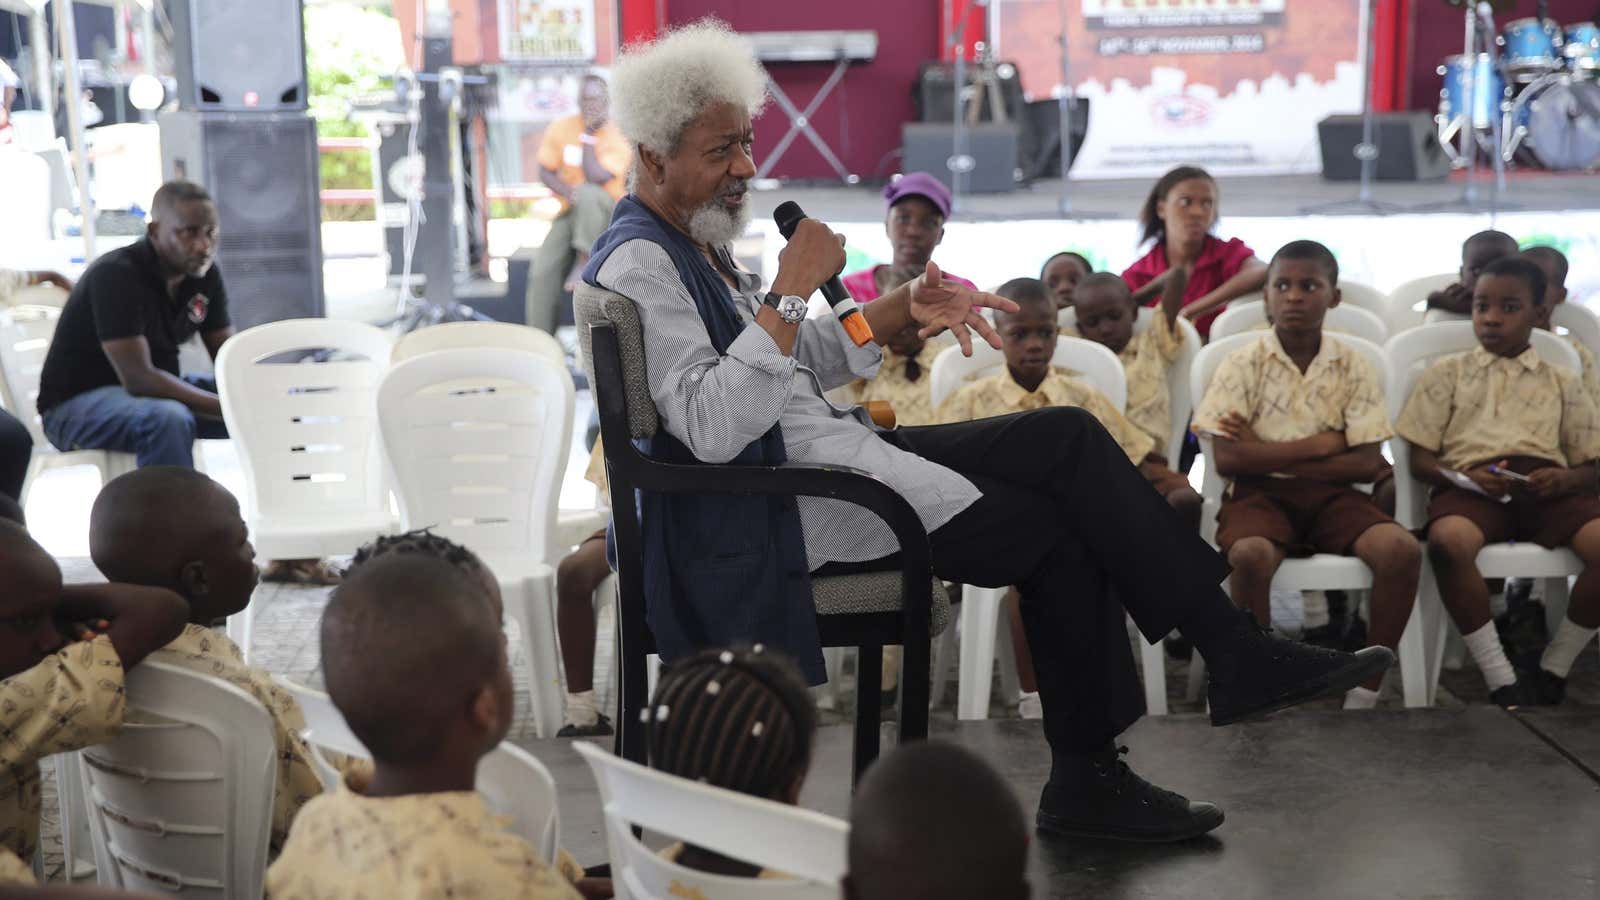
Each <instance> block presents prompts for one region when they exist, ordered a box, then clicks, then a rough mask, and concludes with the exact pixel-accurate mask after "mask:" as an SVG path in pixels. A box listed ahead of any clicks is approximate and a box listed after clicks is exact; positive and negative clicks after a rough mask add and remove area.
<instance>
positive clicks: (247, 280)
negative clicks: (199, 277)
mask: <svg viewBox="0 0 1600 900" xmlns="http://www.w3.org/2000/svg"><path fill="white" fill-rule="evenodd" d="M159 122H160V126H161V174H162V176H163V178H165V179H173V178H183V179H187V180H189V181H193V182H197V183H199V184H201V185H203V186H204V187H205V188H206V189H207V190H209V191H210V192H211V197H212V199H213V200H214V201H215V202H216V205H217V219H218V238H217V240H218V247H217V266H218V267H219V268H220V269H221V270H222V277H223V283H224V284H225V285H226V286H227V290H228V304H229V308H230V311H231V312H232V315H233V324H234V327H235V328H237V329H239V330H240V331H243V330H244V329H246V328H249V327H251V326H252V325H260V324H261V323H263V322H276V321H279V320H281V319H299V318H308V317H316V316H321V315H323V296H322V214H321V204H320V200H319V197H318V191H317V124H316V122H315V121H313V120H312V118H311V117H310V116H308V115H306V114H304V113H281V114H279V113H250V114H234V113H211V112H194V111H190V110H179V111H176V112H169V113H165V114H163V115H162V116H161V117H160V119H159Z"/></svg>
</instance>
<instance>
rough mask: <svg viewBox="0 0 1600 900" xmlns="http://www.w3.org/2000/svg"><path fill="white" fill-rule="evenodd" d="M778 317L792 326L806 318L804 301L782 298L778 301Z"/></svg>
mask: <svg viewBox="0 0 1600 900" xmlns="http://www.w3.org/2000/svg"><path fill="white" fill-rule="evenodd" d="M778 316H779V317H780V318H782V319H783V321H785V322H787V323H789V324H790V325H793V324H794V323H796V322H798V321H800V320H801V319H804V318H805V317H806V301H804V300H802V299H800V298H799V297H784V298H783V299H782V300H779V301H778Z"/></svg>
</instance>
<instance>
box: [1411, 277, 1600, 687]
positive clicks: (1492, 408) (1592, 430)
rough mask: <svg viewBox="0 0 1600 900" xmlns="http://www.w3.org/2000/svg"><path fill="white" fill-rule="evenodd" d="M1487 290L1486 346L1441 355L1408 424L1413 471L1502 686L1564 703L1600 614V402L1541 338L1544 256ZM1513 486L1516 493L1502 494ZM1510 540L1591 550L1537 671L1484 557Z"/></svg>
mask: <svg viewBox="0 0 1600 900" xmlns="http://www.w3.org/2000/svg"><path fill="white" fill-rule="evenodd" d="M1474 290H1475V291H1476V293H1475V295H1474V297H1473V303H1472V307H1473V308H1472V330H1473V333H1474V334H1475V335H1476V337H1477V339H1478V346H1476V347H1474V348H1472V349H1471V350H1468V351H1466V352H1463V353H1454V354H1450V355H1448V356H1444V357H1441V358H1440V359H1438V360H1437V361H1435V362H1434V363H1433V364H1432V365H1430V366H1429V367H1428V369H1427V371H1425V372H1424V373H1423V374H1422V378H1421V380H1419V381H1418V382H1417V386H1416V388H1415V389H1414V390H1412V392H1411V396H1410V397H1408V398H1407V399H1406V404H1405V408H1404V409H1403V410H1402V411H1401V413H1400V418H1399V419H1398V420H1397V421H1396V422H1395V431H1396V432H1398V433H1399V435H1400V436H1401V437H1403V438H1405V440H1406V441H1407V442H1409V443H1410V444H1411V471H1412V473H1413V474H1415V475H1416V477H1417V480H1418V481H1421V482H1423V483H1425V484H1428V485H1431V486H1432V487H1433V491H1432V496H1431V497H1430V498H1429V501H1428V525H1427V535H1428V554H1429V556H1430V557H1431V558H1432V560H1433V563H1434V568H1435V571H1437V572H1438V576H1439V589H1440V596H1441V598H1442V599H1443V600H1444V604H1445V607H1446V608H1447V609H1448V610H1449V611H1450V617H1451V618H1452V619H1454V620H1455V623H1456V627H1457V628H1458V629H1459V630H1460V631H1461V635H1462V637H1463V639H1464V640H1465V642H1466V645H1467V649H1468V650H1469V651H1470V652H1471V653H1472V658H1473V661H1474V662H1476V663H1477V665H1478V670H1479V671H1480V672H1482V673H1483V677H1484V681H1485V682H1486V683H1487V684H1488V686H1489V691H1490V694H1489V696H1490V698H1491V699H1493V700H1494V701H1495V702H1496V703H1498V704H1500V705H1501V706H1505V707H1514V706H1519V705H1524V704H1532V703H1548V704H1555V703H1560V702H1561V700H1562V699H1563V698H1564V697H1565V695H1566V679H1567V675H1568V674H1569V673H1570V671H1571V669H1572V663H1573V661H1574V660H1576V659H1577V658H1578V654H1579V653H1580V652H1581V651H1582V650H1583V648H1584V646H1585V645H1587V644H1588V643H1589V641H1590V640H1592V639H1593V638H1594V635H1595V630H1596V628H1597V627H1600V568H1597V565H1596V564H1597V563H1600V496H1597V492H1600V481H1597V479H1600V461H1597V457H1600V410H1597V409H1596V407H1595V404H1594V401H1593V399H1592V398H1591V397H1590V396H1589V394H1588V392H1587V391H1585V390H1584V389H1583V386H1582V384H1581V383H1580V382H1579V380H1578V376H1577V375H1576V374H1574V373H1573V372H1571V371H1569V370H1567V369H1566V368H1564V367H1563V366H1559V365H1554V364H1552V363H1550V362H1549V361H1547V360H1545V359H1542V358H1541V357H1540V355H1539V351H1538V350H1536V349H1535V348H1534V347H1533V345H1532V343H1531V342H1530V338H1531V336H1532V334H1533V329H1534V328H1535V327H1536V325H1537V324H1538V322H1539V321H1540V320H1541V319H1542V318H1544V316H1545V313H1544V312H1543V311H1542V310H1541V307H1542V306H1543V305H1544V298H1545V296H1546V294H1545V283H1544V273H1543V271H1541V270H1540V268H1539V267H1538V266H1537V265H1535V264H1533V263H1531V262H1529V261H1528V260H1525V259H1520V258H1510V259H1501V260H1496V261H1495V262H1493V263H1490V264H1489V265H1488V266H1487V267H1485V268H1484V270H1483V273H1482V275H1481V276H1480V277H1479V278H1478V280H1477V284H1476V285H1475V288H1474ZM1446 472H1454V473H1459V474H1462V475H1465V476H1466V477H1467V478H1468V479H1471V481H1472V483H1473V484H1475V485H1476V486H1477V488H1478V490H1476V491H1473V490H1468V489H1466V488H1464V487H1461V486H1459V485H1458V484H1457V483H1456V482H1455V481H1454V480H1452V479H1451V478H1450V477H1448V476H1447V475H1446V474H1445V473H1446ZM1505 496H1509V497H1510V501H1509V502H1504V503H1502V502H1499V500H1498V498H1501V497H1505ZM1502 541H1532V542H1534V543H1536V544H1539V545H1540V546H1543V547H1550V548H1555V547H1571V548H1572V551H1573V552H1574V553H1576V554H1577V555H1578V558H1579V559H1581V560H1582V561H1583V573H1582V574H1581V575H1579V576H1578V580H1577V582H1576V583H1575V584H1574V585H1573V586H1572V595H1571V602H1570V604H1569V605H1568V607H1567V617H1566V619H1565V620H1564V621H1563V622H1562V623H1561V625H1560V626H1559V627H1558V628H1557V630H1556V633H1555V635H1554V636H1552V638H1551V640H1550V644H1549V646H1547V647H1546V648H1545V651H1544V654H1543V656H1542V657H1541V658H1540V659H1539V660H1538V661H1537V669H1536V670H1534V671H1531V672H1526V673H1525V674H1524V675H1519V673H1518V672H1517V670H1516V669H1515V668H1513V666H1512V662H1513V661H1511V660H1508V659H1507V658H1506V654H1505V648H1504V647H1503V646H1502V645H1501V643H1500V637H1499V635H1498V634H1497V633H1496V631H1495V627H1494V622H1492V621H1491V620H1490V617H1489V588H1488V585H1487V584H1485V583H1484V580H1483V576H1482V574H1481V573H1480V572H1479V571H1478V567H1477V558H1478V551H1479V550H1481V549H1483V546H1484V545H1485V544H1489V543H1498V542H1502ZM1515 662H1518V663H1521V664H1522V665H1523V667H1524V668H1528V669H1532V668H1533V664H1534V661H1533V660H1516V661H1515Z"/></svg>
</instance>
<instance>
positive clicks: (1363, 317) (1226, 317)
mask: <svg viewBox="0 0 1600 900" xmlns="http://www.w3.org/2000/svg"><path fill="white" fill-rule="evenodd" d="M1266 325H1267V307H1266V304H1265V303H1234V304H1231V305H1230V306H1229V307H1228V311H1227V312H1225V313H1223V314H1222V315H1220V316H1217V319H1216V321H1215V322H1212V323H1211V340H1212V341H1213V342H1215V341H1218V340H1220V339H1222V338H1225V337H1232V336H1233V335H1236V334H1248V333H1250V332H1252V331H1262V330H1264V329H1265V327H1266ZM1322 327H1323V328H1324V329H1325V330H1327V331H1331V332H1333V333H1335V334H1342V335H1350V336H1351V337H1358V338H1361V339H1362V340H1364V341H1368V342H1370V343H1372V344H1376V345H1377V346H1380V347H1381V346H1383V343H1384V341H1387V340H1388V339H1389V326H1388V325H1387V324H1385V323H1384V321H1383V318H1382V317H1381V316H1379V315H1378V314H1377V313H1375V312H1372V311H1371V310H1367V309H1362V308H1361V307H1359V306H1345V305H1343V304H1341V305H1339V306H1335V307H1333V308H1332V309H1330V310H1328V312H1327V315H1326V316H1325V317H1324V318H1323V320H1322Z"/></svg>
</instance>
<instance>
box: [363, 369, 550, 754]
mask: <svg viewBox="0 0 1600 900" xmlns="http://www.w3.org/2000/svg"><path fill="white" fill-rule="evenodd" d="M572 417H573V396H572V379H571V377H570V376H569V375H568V374H567V370H566V368H565V367H564V366H562V365H560V364H557V363H555V362H552V361H551V360H550V359H549V358H547V357H544V356H541V355H537V354H534V353H529V352H527V351H524V350H508V349H504V348H486V349H456V350H437V351H434V352H432V353H427V354H424V355H422V356H416V357H412V358H411V359H408V360H406V361H405V362H402V363H399V364H398V365H396V366H395V367H394V368H392V369H390V370H389V373H388V374H387V375H386V376H384V379H383V383H382V384H381V385H380V386H379V388H378V421H379V423H380V426H381V428H382V430H383V437H384V442H383V443H384V449H385V452H386V453H387V455H388V460H389V465H390V467H391V469H392V470H393V473H394V481H395V486H396V490H397V493H398V494H399V497H400V509H401V517H402V519H403V520H404V522H405V527H407V528H422V527H432V528H435V529H437V531H438V533H439V534H442V535H444V536H445V537H448V538H450V539H451V540H454V541H457V542H459V543H461V544H463V545H464V546H466V547H468V548H469V549H471V550H472V551H473V552H474V553H476V554H478V556H479V557H480V558H482V559H483V561H484V562H485V563H486V564H487V565H488V566H489V568H490V570H491V571H493V572H494V573H495V576H496V578H498V579H499V581H500V589H501V591H502V593H503V594H504V597H505V606H506V611H507V612H508V613H509V614H510V615H511V616H513V617H514V618H515V619H516V620H517V624H518V625H519V626H520V627H521V630H522V640H523V644H524V646H525V647H526V648H527V655H528V667H529V669H530V670H531V672H532V677H531V680H530V685H529V686H530V688H531V694H532V699H533V713H534V720H535V728H536V730H537V732H538V735H539V736H540V737H554V736H555V733H556V730H557V729H558V728H560V727H561V700H562V697H561V678H560V674H559V673H560V665H559V662H560V653H559V651H558V650H557V648H556V624H555V570H554V566H553V564H554V562H555V561H556V560H557V559H559V558H560V556H561V554H562V553H564V552H565V551H566V549H567V548H565V547H561V546H559V545H558V544H557V542H556V538H555V535H556V508H557V506H558V504H559V502H560V499H561V477H562V473H563V472H564V471H565V468H566V461H567V450H568V447H569V446H570V445H571V440H572Z"/></svg>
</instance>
